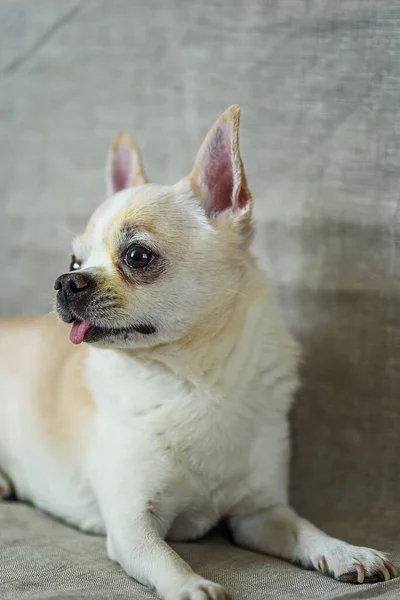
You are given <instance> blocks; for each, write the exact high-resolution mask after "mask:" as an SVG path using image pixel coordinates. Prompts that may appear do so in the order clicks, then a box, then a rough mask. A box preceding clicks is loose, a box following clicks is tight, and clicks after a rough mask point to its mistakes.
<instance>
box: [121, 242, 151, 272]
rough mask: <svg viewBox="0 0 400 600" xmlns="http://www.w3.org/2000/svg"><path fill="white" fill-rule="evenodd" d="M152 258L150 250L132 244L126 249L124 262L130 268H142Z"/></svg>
mask: <svg viewBox="0 0 400 600" xmlns="http://www.w3.org/2000/svg"><path fill="white" fill-rule="evenodd" d="M152 259H153V255H152V253H151V252H150V250H147V248H143V246H138V245H137V244H133V245H132V246H129V248H128V250H127V251H126V254H125V258H124V262H125V264H126V265H128V267H130V268H131V269H143V267H147V265H149V264H150V262H151V261H152Z"/></svg>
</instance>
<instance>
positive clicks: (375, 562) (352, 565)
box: [230, 505, 397, 583]
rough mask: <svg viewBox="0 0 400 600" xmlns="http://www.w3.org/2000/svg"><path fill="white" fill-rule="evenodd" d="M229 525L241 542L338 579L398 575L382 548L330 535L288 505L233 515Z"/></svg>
mask: <svg viewBox="0 0 400 600" xmlns="http://www.w3.org/2000/svg"><path fill="white" fill-rule="evenodd" d="M230 527H231V531H232V534H233V537H234V540H235V541H236V543H237V544H238V545H240V546H244V547H246V548H250V549H252V550H257V551H259V552H264V553H266V554H272V555H274V556H279V557H280V558H284V559H286V560H290V561H292V562H295V563H299V564H301V565H302V566H303V567H305V568H313V569H317V570H319V571H323V572H325V573H327V574H329V575H331V576H332V577H335V578H336V579H339V580H340V581H346V582H349V583H373V582H376V581H383V580H387V579H392V578H393V577H396V575H397V573H396V569H395V567H394V566H393V565H392V563H391V562H390V561H389V560H387V558H386V556H385V555H384V554H383V553H382V552H378V551H377V550H372V549H371V548H362V547H358V546H351V545H350V544H347V543H346V542H342V541H341V540H338V539H335V538H332V537H330V536H329V535H327V534H326V533H324V532H323V531H321V530H320V529H318V528H317V527H315V526H314V525H312V524H311V523H310V522H309V521H307V520H306V519H302V518H301V517H299V516H298V515H297V514H296V513H295V511H294V510H293V509H292V508H290V507H289V506H285V505H275V506H272V507H270V508H269V509H267V510H265V511H263V512H260V513H257V514H255V515H251V516H247V517H233V518H231V519H230Z"/></svg>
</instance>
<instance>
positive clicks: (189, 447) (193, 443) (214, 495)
mask: <svg viewBox="0 0 400 600" xmlns="http://www.w3.org/2000/svg"><path fill="white" fill-rule="evenodd" d="M120 375H121V372H120ZM128 378H129V385H127V383H128V381H127V380H128ZM103 383H104V385H101V384H100V383H99V382H98V387H97V390H96V394H100V395H101V396H102V401H103V402H104V405H105V406H106V407H107V409H106V413H108V411H109V410H110V408H109V407H110V406H111V407H112V410H113V413H114V415H116V416H115V427H116V428H117V429H114V433H113V436H112V437H115V436H116V435H117V434H118V435H119V436H121V437H123V438H124V439H126V441H125V442H124V444H123V448H124V451H125V452H126V449H127V447H128V446H129V448H130V452H131V453H132V462H133V463H134V464H137V461H138V463H140V465H141V467H140V468H141V476H142V477H146V476H147V474H146V472H145V470H146V469H148V471H149V476H151V477H153V478H157V477H159V478H160V479H161V480H164V481H165V485H166V486H167V487H168V486H169V487H170V488H171V489H173V490H174V492H176V495H177V497H179V498H186V499H188V502H189V503H190V504H192V505H193V503H194V502H195V503H196V504H198V505H200V504H201V503H202V502H204V503H205V504H211V505H212V507H213V510H214V511H215V513H216V514H217V515H218V517H220V516H222V515H223V514H226V513H227V512H228V511H229V508H230V507H231V506H232V505H233V504H235V503H238V502H240V500H241V499H242V496H243V494H244V491H243V489H244V486H243V484H242V482H243V480H244V479H245V478H246V476H247V475H248V472H249V467H250V456H251V453H252V449H253V442H254V439H255V438H256V437H257V435H258V431H259V428H260V414H259V413H260V410H259V408H260V405H261V404H262V402H261V399H260V398H259V395H260V393H259V392H258V390H257V389H247V390H246V392H247V393H246V397H244V396H243V392H242V390H237V393H232V392H231V393H230V394H229V396H228V395H227V394H226V392H225V391H224V390H223V389H221V387H216V386H211V385H208V384H207V383H206V382H200V383H198V382H197V383H196V384H188V383H185V382H182V381H180V380H178V379H177V378H175V377H173V376H169V375H168V374H167V375H165V374H164V373H163V374H162V375H160V374H157V373H154V372H153V373H152V374H149V373H146V372H143V371H142V370H138V371H137V372H136V373H135V376H134V377H132V370H130V373H129V375H126V378H122V379H121V377H120V379H119V385H118V386H115V385H114V386H113V388H112V389H111V388H110V387H109V386H108V387H107V384H106V382H103ZM102 401H100V405H101V404H102ZM121 415H122V417H121ZM263 420H264V419H263ZM105 421H106V423H107V422H108V419H106V420H105ZM118 428H120V430H119V431H118ZM138 458H139V460H138ZM124 462H125V461H124ZM144 465H146V466H144Z"/></svg>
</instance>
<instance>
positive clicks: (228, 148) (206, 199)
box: [189, 105, 251, 224]
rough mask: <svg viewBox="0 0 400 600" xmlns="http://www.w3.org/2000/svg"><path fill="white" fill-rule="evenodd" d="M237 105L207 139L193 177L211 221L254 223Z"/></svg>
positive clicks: (193, 171)
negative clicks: (217, 219) (242, 151)
mask: <svg viewBox="0 0 400 600" xmlns="http://www.w3.org/2000/svg"><path fill="white" fill-rule="evenodd" d="M239 117H240V110H239V107H238V106H237V105H234V106H231V107H230V108H228V109H227V110H226V111H225V112H224V113H223V114H222V115H221V116H220V118H219V119H218V121H216V123H215V124H214V125H213V127H212V128H211V130H210V132H209V133H208V135H207V136H206V138H205V140H204V142H203V144H202V146H201V148H200V150H199V153H198V155H197V158H196V161H195V164H194V167H193V170H192V172H191V174H190V175H189V180H190V182H191V185H192V188H193V191H194V192H195V194H196V195H197V196H199V197H200V198H201V200H202V202H203V205H204V208H205V210H206V213H207V215H208V217H209V218H212V217H216V216H219V215H221V218H222V217H227V218H228V219H230V220H234V221H235V222H237V223H242V224H244V223H247V224H249V223H250V221H251V193H250V190H249V188H248V186H247V181H246V175H245V172H244V168H243V163H242V159H241V157H240V153H239Z"/></svg>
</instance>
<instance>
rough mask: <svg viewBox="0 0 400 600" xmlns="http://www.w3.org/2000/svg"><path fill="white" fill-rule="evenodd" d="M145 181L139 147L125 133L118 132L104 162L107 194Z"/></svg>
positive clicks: (109, 194)
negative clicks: (105, 162)
mask: <svg viewBox="0 0 400 600" xmlns="http://www.w3.org/2000/svg"><path fill="white" fill-rule="evenodd" d="M141 183H147V177H146V173H145V171H144V168H143V164H142V157H141V155H140V151H139V148H138V147H137V146H136V145H135V144H134V143H133V141H132V139H131V138H130V137H129V135H128V134H126V133H123V132H121V133H119V134H118V135H117V137H116V138H115V140H114V142H113V145H112V146H111V149H110V152H109V154H108V159H107V164H106V184H107V195H108V196H111V195H112V194H116V193H117V192H120V191H121V190H125V189H126V188H129V187H133V186H134V185H139V184H141Z"/></svg>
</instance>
